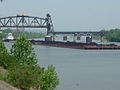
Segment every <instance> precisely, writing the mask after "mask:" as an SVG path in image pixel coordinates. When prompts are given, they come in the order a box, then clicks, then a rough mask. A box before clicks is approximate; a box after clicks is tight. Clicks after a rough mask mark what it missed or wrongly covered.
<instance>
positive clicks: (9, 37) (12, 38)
mask: <svg viewBox="0 0 120 90" xmlns="http://www.w3.org/2000/svg"><path fill="white" fill-rule="evenodd" d="M6 39H7V40H14V37H13V35H12V33H8V36H7V37H6Z"/></svg>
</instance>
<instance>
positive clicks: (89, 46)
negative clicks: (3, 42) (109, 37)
mask: <svg viewBox="0 0 120 90" xmlns="http://www.w3.org/2000/svg"><path fill="white" fill-rule="evenodd" d="M30 42H31V43H32V44H34V45H44V46H52V47H62V48H73V49H88V50H95V49H96V50H99V49H120V46H118V45H115V44H97V43H75V42H57V41H34V40H31V41H30Z"/></svg>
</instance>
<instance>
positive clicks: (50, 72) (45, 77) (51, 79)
mask: <svg viewBox="0 0 120 90" xmlns="http://www.w3.org/2000/svg"><path fill="white" fill-rule="evenodd" d="M58 84H59V79H58V76H57V73H56V71H55V67H54V66H53V65H50V66H48V69H47V70H45V71H44V72H43V73H42V77H41V79H40V87H41V89H40V90H53V89H54V88H56V86H57V85H58Z"/></svg>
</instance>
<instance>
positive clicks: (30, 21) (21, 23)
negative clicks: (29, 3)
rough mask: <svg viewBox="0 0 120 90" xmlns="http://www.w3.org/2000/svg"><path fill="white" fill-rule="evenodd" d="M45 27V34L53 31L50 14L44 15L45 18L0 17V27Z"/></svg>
mask: <svg viewBox="0 0 120 90" xmlns="http://www.w3.org/2000/svg"><path fill="white" fill-rule="evenodd" d="M4 27H10V28H46V29H47V34H49V33H52V32H54V28H53V24H52V20H51V16H50V15H49V14H47V15H46V18H39V17H34V16H24V15H17V16H9V17H3V18H0V28H4Z"/></svg>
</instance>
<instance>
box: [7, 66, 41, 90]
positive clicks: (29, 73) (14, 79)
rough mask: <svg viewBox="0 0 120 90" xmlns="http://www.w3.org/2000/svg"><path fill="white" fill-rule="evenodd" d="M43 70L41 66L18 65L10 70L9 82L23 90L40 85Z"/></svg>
mask: <svg viewBox="0 0 120 90" xmlns="http://www.w3.org/2000/svg"><path fill="white" fill-rule="evenodd" d="M41 73H42V70H41V68H40V67H39V66H17V67H13V68H11V69H10V70H9V75H8V82H9V83H10V84H11V85H13V86H15V87H17V88H20V89H22V90H29V89H30V88H33V87H39V83H40V75H41Z"/></svg>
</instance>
